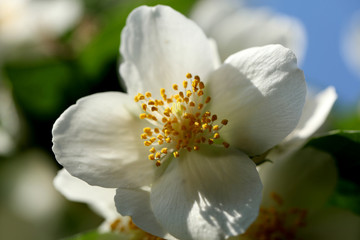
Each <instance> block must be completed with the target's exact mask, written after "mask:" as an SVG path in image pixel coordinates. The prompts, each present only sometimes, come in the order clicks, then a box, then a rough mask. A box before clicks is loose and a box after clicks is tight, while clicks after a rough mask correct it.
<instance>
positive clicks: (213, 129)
mask: <svg viewBox="0 0 360 240" xmlns="http://www.w3.org/2000/svg"><path fill="white" fill-rule="evenodd" d="M172 88H173V90H174V91H175V94H173V95H171V96H167V94H166V93H165V89H164V88H161V89H160V95H161V97H162V99H153V98H152V97H151V96H152V94H151V93H150V92H146V93H145V94H144V95H143V94H141V93H139V94H138V95H136V96H135V99H134V100H135V102H141V108H142V109H143V111H144V113H141V114H140V115H139V117H140V119H144V120H147V121H149V122H151V123H152V125H153V126H155V127H154V128H150V127H146V128H144V129H143V133H142V134H141V135H140V137H141V139H143V140H144V145H145V146H147V147H150V149H149V151H150V154H149V155H148V158H149V159H150V160H156V166H160V165H161V163H162V161H163V160H164V159H165V157H166V156H168V154H172V155H173V156H174V157H175V158H177V157H179V156H180V152H181V150H187V151H189V152H191V151H193V150H194V151H197V150H199V149H200V145H201V144H210V145H211V144H214V143H215V144H222V145H223V146H224V147H225V148H228V147H229V144H228V143H227V142H224V141H221V140H220V134H219V131H220V130H221V128H222V127H223V126H225V125H227V123H228V120H226V119H223V120H221V121H220V123H217V122H218V117H217V115H216V114H211V113H210V112H209V111H207V110H206V104H208V103H209V102H210V101H211V97H210V96H205V95H204V89H205V84H204V83H203V82H201V81H200V77H199V76H194V77H192V75H191V74H190V73H188V74H186V80H184V81H183V90H179V86H178V85H176V84H173V86H172Z"/></svg>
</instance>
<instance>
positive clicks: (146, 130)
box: [143, 127, 151, 133]
mask: <svg viewBox="0 0 360 240" xmlns="http://www.w3.org/2000/svg"><path fill="white" fill-rule="evenodd" d="M143 132H144V133H148V132H151V128H149V127H146V128H144V129H143Z"/></svg>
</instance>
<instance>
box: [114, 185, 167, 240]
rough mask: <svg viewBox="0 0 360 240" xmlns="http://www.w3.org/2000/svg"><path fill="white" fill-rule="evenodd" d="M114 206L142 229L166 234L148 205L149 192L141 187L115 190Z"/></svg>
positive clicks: (161, 235)
mask: <svg viewBox="0 0 360 240" xmlns="http://www.w3.org/2000/svg"><path fill="white" fill-rule="evenodd" d="M115 203H116V208H117V210H118V212H119V213H121V214H122V215H123V216H131V218H132V220H133V222H134V223H135V224H136V226H138V227H139V228H141V229H142V230H144V231H146V232H148V233H151V234H153V235H155V236H158V237H164V236H165V235H166V232H165V230H164V229H163V228H162V227H161V225H160V224H159V223H158V221H157V220H156V218H155V216H154V213H153V212H152V210H151V207H150V193H149V192H148V191H145V190H142V189H124V188H119V189H117V190H116V196H115Z"/></svg>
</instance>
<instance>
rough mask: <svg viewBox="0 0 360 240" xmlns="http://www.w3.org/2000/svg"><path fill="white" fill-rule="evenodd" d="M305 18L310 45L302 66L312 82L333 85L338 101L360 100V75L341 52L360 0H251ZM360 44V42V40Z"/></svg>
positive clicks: (319, 85)
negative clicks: (351, 67) (349, 66)
mask: <svg viewBox="0 0 360 240" xmlns="http://www.w3.org/2000/svg"><path fill="white" fill-rule="evenodd" d="M249 2H251V4H253V5H260V6H269V7H271V8H273V9H274V10H275V11H277V12H281V13H285V14H287V15H291V16H294V17H296V18H298V19H299V20H301V21H302V23H303V24H304V26H305V28H306V31H307V38H308V45H307V52H306V56H305V60H304V63H303V65H302V69H303V70H304V72H305V76H306V80H307V82H308V83H310V84H311V85H315V86H316V87H318V88H320V89H322V88H325V87H326V86H329V85H333V86H335V87H336V90H337V93H338V95H339V99H338V103H340V104H347V105H349V104H354V103H356V102H358V101H360V76H357V75H356V74H355V73H353V72H352V71H351V70H350V69H349V68H348V67H347V65H346V63H345V62H344V60H343V58H342V56H341V52H340V51H341V41H342V37H343V32H344V30H345V29H346V27H347V26H348V24H349V21H350V18H351V16H352V14H353V13H354V12H355V11H356V10H360V0H321V1H320V0H302V1H301V0H252V1H250V0H249ZM359 44H360V43H359Z"/></svg>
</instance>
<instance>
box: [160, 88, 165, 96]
mask: <svg viewBox="0 0 360 240" xmlns="http://www.w3.org/2000/svg"><path fill="white" fill-rule="evenodd" d="M160 95H161V96H163V95H165V88H160Z"/></svg>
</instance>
